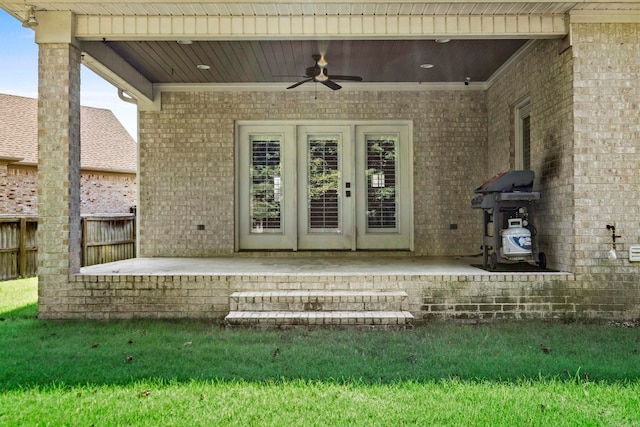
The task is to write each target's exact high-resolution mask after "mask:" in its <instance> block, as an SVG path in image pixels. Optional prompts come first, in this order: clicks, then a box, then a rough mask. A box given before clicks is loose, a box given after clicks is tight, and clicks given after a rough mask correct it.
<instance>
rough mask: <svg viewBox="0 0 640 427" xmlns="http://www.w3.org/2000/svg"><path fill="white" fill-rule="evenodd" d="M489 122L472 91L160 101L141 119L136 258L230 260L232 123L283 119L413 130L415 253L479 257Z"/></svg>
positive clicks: (191, 96)
mask: <svg viewBox="0 0 640 427" xmlns="http://www.w3.org/2000/svg"><path fill="white" fill-rule="evenodd" d="M486 117H487V116H486V109H485V102H484V93H483V92H480V91H472V90H468V91H464V90H460V91H447V92H445V91H432V92H428V91H417V92H346V91H344V92H329V91H322V90H321V91H319V92H318V93H317V99H315V98H314V94H313V93H311V92H295V91H292V92H240V93H232V92H201V93H195V92H189V93H164V94H163V95H162V111H160V112H141V114H140V123H139V129H140V175H139V179H140V188H141V194H140V210H139V214H140V224H141V235H140V237H141V240H140V251H141V254H142V255H143V256H214V255H228V254H231V253H232V252H233V249H234V198H233V195H234V167H233V165H234V143H235V140H234V121H235V120H284V119H288V120H314V119H318V120H349V119H353V120H385V119H389V120H412V121H413V137H414V140H413V151H414V203H415V209H414V212H415V214H414V215H415V217H414V227H415V249H416V253H417V254H421V255H459V254H469V253H477V252H478V251H479V249H478V247H479V244H480V243H479V239H480V236H481V229H480V225H481V219H480V216H479V213H478V212H477V211H474V210H472V209H471V208H470V201H471V198H472V197H473V189H474V188H475V187H477V186H478V185H479V184H480V183H482V182H483V181H484V179H485V178H486V173H485V159H486V140H487V136H486V129H487V121H486ZM451 223H456V224H458V229H457V230H450V229H449V224H451ZM198 224H203V225H205V230H200V231H198V230H196V225H198Z"/></svg>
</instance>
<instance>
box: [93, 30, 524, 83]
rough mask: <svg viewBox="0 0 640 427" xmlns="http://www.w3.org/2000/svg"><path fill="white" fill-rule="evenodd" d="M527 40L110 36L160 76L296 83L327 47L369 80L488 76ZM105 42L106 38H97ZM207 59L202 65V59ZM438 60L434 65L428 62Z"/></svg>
mask: <svg viewBox="0 0 640 427" xmlns="http://www.w3.org/2000/svg"><path fill="white" fill-rule="evenodd" d="M525 42H526V40H500V39H493V40H451V41H450V42H448V43H438V42H436V41H434V40H332V41H323V42H319V41H312V40H302V41H300V40H278V41H274V40H264V41H194V42H193V43H192V44H188V45H184V44H179V43H177V42H176V41H126V42H125V41H115V42H106V43H107V45H108V46H109V47H110V48H111V49H113V50H114V51H115V52H116V53H118V55H120V56H121V57H122V58H124V59H125V60H126V61H127V62H129V63H130V64H131V65H133V66H134V67H135V68H136V69H137V70H138V71H140V72H141V73H142V74H143V75H145V76H146V77H147V78H148V79H149V80H150V81H151V82H153V83H269V82H283V83H285V82H290V83H293V82H295V81H298V80H300V79H302V78H303V76H304V75H305V69H306V68H307V67H310V66H313V65H314V60H313V59H312V55H313V54H318V53H320V52H321V51H324V52H326V60H327V62H328V64H329V65H328V66H327V70H328V74H329V76H331V75H355V76H360V77H362V79H363V81H365V82H463V81H464V80H465V79H466V78H467V77H470V78H471V80H472V81H485V80H487V79H488V78H489V77H490V76H491V75H492V74H493V73H494V72H495V71H496V70H497V69H498V68H499V67H500V66H501V65H502V64H503V63H504V62H505V61H506V60H507V59H509V58H510V57H511V56H512V55H513V53H514V52H515V51H517V50H518V49H519V48H520V47H521V46H522V45H523V44H524V43H525ZM92 43H100V42H92ZM200 64H203V65H208V66H209V67H210V69H208V70H201V69H199V68H198V67H197V65H200ZM422 64H432V65H433V68H421V67H420V65H422Z"/></svg>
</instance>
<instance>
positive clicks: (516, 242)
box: [502, 218, 531, 258]
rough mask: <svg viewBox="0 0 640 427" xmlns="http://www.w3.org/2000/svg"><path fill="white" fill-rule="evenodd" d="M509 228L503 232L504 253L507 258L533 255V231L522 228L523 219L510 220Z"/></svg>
mask: <svg viewBox="0 0 640 427" xmlns="http://www.w3.org/2000/svg"><path fill="white" fill-rule="evenodd" d="M507 223H508V226H509V228H506V229H503V230H502V252H503V256H505V257H507V258H508V257H522V256H528V255H531V231H530V230H529V229H528V228H524V227H523V226H522V218H509V219H508V220H507Z"/></svg>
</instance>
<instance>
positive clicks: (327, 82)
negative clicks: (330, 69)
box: [320, 80, 342, 90]
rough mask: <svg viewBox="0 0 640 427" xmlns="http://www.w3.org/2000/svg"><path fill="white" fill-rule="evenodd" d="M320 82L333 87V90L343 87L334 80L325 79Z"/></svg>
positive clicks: (330, 87)
mask: <svg viewBox="0 0 640 427" xmlns="http://www.w3.org/2000/svg"><path fill="white" fill-rule="evenodd" d="M320 83H322V84H323V85H325V86H326V87H328V88H329V89H333V90H338V89H341V88H342V86H340V85H339V84H338V83H336V82H334V81H332V80H325V81H322V82H320Z"/></svg>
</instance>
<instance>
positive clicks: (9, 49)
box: [0, 9, 138, 140]
mask: <svg viewBox="0 0 640 427" xmlns="http://www.w3.org/2000/svg"><path fill="white" fill-rule="evenodd" d="M34 35H35V33H34V32H33V30H31V29H30V28H23V27H22V23H21V22H20V21H18V20H17V19H15V18H14V17H13V16H11V15H9V14H8V13H6V12H5V11H4V10H1V9H0V40H1V42H0V93H5V94H9V95H18V96H25V97H30V98H37V97H38V45H37V44H36V43H35V41H34ZM80 103H81V104H82V105H85V106H87V107H96V108H105V109H107V110H111V111H113V114H115V116H116V117H117V118H118V120H120V122H121V123H122V125H123V126H124V127H125V129H127V131H128V132H129V134H131V136H132V137H133V138H134V139H135V140H137V139H138V136H137V133H138V131H137V129H138V123H137V122H138V118H137V107H136V106H135V105H133V104H130V103H127V102H124V101H122V100H121V99H120V98H118V89H117V88H116V87H115V86H113V85H112V84H111V83H109V82H107V81H106V80H104V79H103V78H102V77H100V76H98V75H97V74H95V73H94V72H93V71H91V70H89V69H88V68H87V67H85V66H84V65H83V66H82V70H81V75H80Z"/></svg>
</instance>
